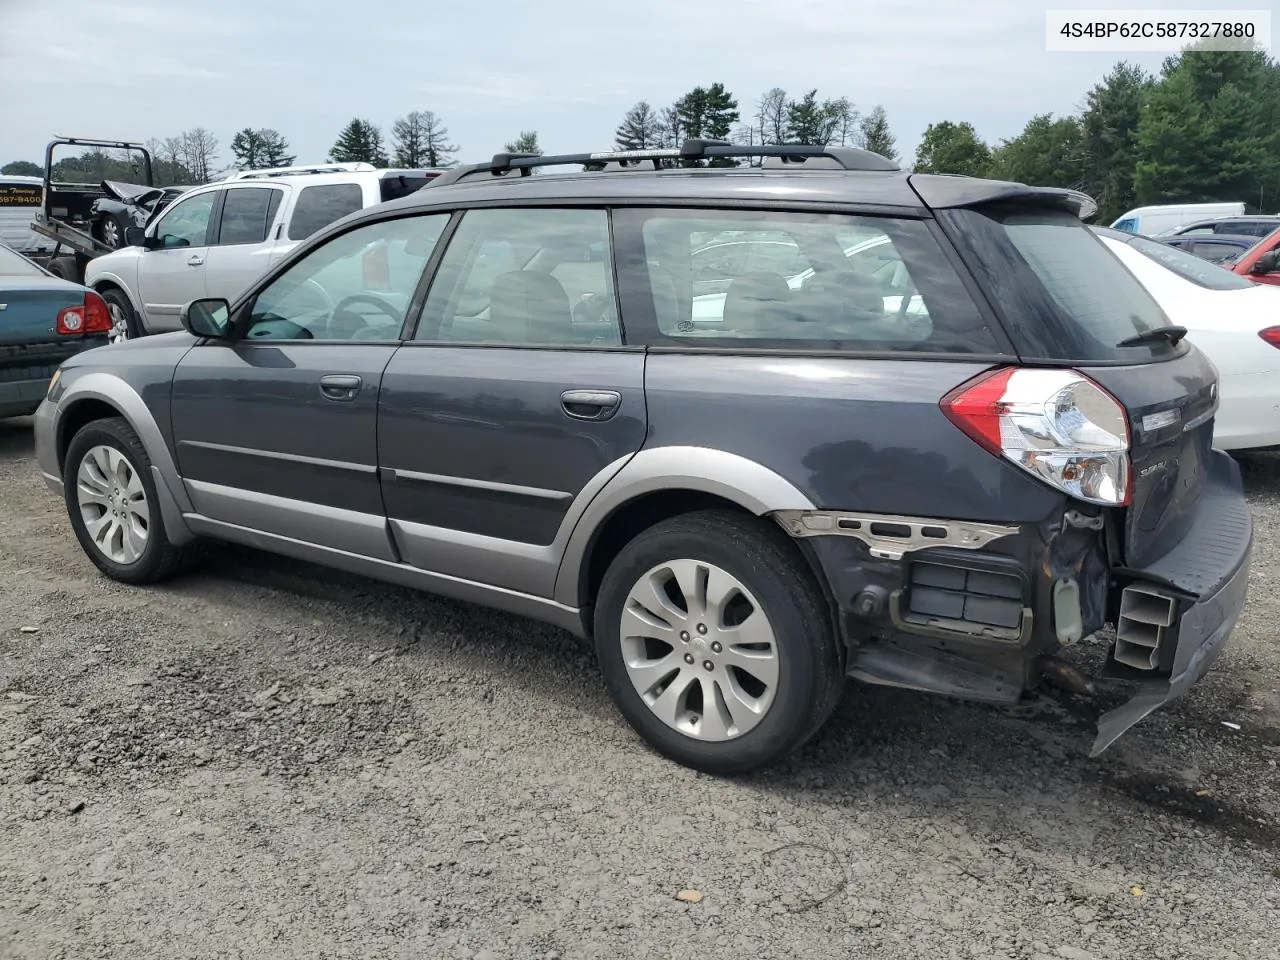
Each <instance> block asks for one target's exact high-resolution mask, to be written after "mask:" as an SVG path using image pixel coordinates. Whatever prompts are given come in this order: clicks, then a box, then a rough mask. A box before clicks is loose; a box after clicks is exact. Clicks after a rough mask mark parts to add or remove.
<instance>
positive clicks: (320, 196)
mask: <svg viewBox="0 0 1280 960" xmlns="http://www.w3.org/2000/svg"><path fill="white" fill-rule="evenodd" d="M363 207H364V190H363V189H362V188H361V186H360V184H358V183H322V184H316V185H315V186H311V187H303V188H302V192H301V193H299V194H298V202H297V203H295V204H294V206H293V216H292V217H290V218H289V239H290V240H304V239H306V238H307V237H309V236H311V234H313V233H315V232H316V231H317V230H319V229H321V228H322V227H327V226H328V225H329V224H331V223H333V222H334V221H335V220H341V219H342V218H343V217H345V216H346V215H347V214H349V213H355V212H356V211H357V210H360V209H362V208H363Z"/></svg>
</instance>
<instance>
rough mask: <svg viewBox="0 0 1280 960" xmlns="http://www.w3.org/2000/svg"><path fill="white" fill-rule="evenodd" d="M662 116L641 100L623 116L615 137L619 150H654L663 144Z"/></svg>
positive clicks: (645, 101)
mask: <svg viewBox="0 0 1280 960" xmlns="http://www.w3.org/2000/svg"><path fill="white" fill-rule="evenodd" d="M662 137H663V130H662V118H661V117H659V116H658V113H657V111H656V110H654V109H653V107H651V106H650V105H649V102H648V101H647V100H641V101H640V102H639V103H637V104H636V105H635V106H633V107H632V108H631V109H630V110H628V111H627V113H626V116H624V117H623V118H622V123H620V124H618V129H617V130H615V131H614V134H613V139H614V143H615V144H616V145H617V147H618V149H619V150H652V149H654V148H656V147H659V146H661V145H662Z"/></svg>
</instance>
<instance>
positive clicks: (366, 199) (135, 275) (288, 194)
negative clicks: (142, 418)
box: [85, 163, 443, 341]
mask: <svg viewBox="0 0 1280 960" xmlns="http://www.w3.org/2000/svg"><path fill="white" fill-rule="evenodd" d="M442 172H443V171H442V170H439V169H424V170H386V169H378V168H376V167H374V166H372V165H370V164H367V163H353V164H326V165H320V166H311V167H281V168H276V169H272V170H253V171H243V172H240V173H236V174H232V175H231V176H230V177H228V178H227V179H225V180H219V181H217V182H214V183H209V184H205V185H203V186H200V187H196V188H194V189H192V190H189V191H187V192H186V193H184V194H183V195H182V196H181V197H180V198H178V199H177V200H175V201H173V202H172V203H171V204H170V205H169V206H168V207H167V208H166V209H165V210H164V212H163V213H162V214H160V216H158V217H156V218H155V219H153V220H151V221H150V223H148V224H147V226H146V228H145V229H143V228H136V227H135V228H131V229H129V230H128V231H127V232H126V233H127V235H126V237H125V241H126V244H127V245H126V246H124V247H122V248H120V249H119V250H116V251H114V252H112V253H109V254H105V255H103V256H100V257H97V258H95V259H93V260H91V261H90V262H89V264H88V266H87V267H86V268H85V284H86V285H87V286H89V287H92V288H93V289H94V290H96V291H97V292H98V293H99V294H101V295H102V298H103V299H104V300H106V302H107V306H108V307H109V308H110V310H111V316H112V321H113V329H112V334H111V339H112V341H118V340H126V339H130V338H133V337H139V336H144V335H146V334H151V333H163V332H166V331H170V330H177V329H180V327H181V324H180V322H179V319H178V315H179V312H180V311H181V310H182V307H183V305H184V304H186V303H188V302H189V301H191V300H198V299H201V298H204V297H225V298H226V299H227V300H235V298H236V297H237V296H239V295H240V294H241V293H242V292H244V291H245V290H246V289H247V288H248V287H249V285H250V284H251V283H252V282H253V281H254V280H255V279H257V278H258V277H259V276H260V275H261V274H262V273H264V272H265V271H266V270H267V269H268V268H269V267H270V266H271V265H272V264H274V263H276V262H277V261H278V260H279V259H280V258H281V257H283V256H284V255H285V254H286V253H288V252H289V251H290V250H292V249H293V248H294V247H295V246H297V245H298V243H300V242H301V241H302V240H304V239H305V238H306V237H308V236H310V235H311V234H312V233H314V232H315V231H317V230H319V229H321V228H322V227H325V226H327V225H328V224H330V223H333V222H334V221H335V220H338V219H339V218H341V217H344V216H346V215H347V214H349V213H354V212H355V211H357V210H361V209H363V208H365V207H370V206H373V205H374V204H378V203H385V202H386V201H388V200H394V199H395V198H397V197H402V196H404V195H406V194H409V193H412V192H413V191H415V190H417V189H419V188H421V187H423V186H425V185H426V184H427V182H428V181H430V180H431V179H433V178H434V177H437V176H439V175H440V174H441V173H442Z"/></svg>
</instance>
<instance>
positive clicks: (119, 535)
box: [63, 417, 197, 583]
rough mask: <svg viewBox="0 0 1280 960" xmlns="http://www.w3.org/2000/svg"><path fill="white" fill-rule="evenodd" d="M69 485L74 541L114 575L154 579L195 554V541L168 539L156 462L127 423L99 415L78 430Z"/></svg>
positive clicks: (69, 462)
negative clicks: (158, 494) (154, 468)
mask: <svg viewBox="0 0 1280 960" xmlns="http://www.w3.org/2000/svg"><path fill="white" fill-rule="evenodd" d="M63 488H64V495H65V498H66V503H67V513H68V515H69V516H70V519H71V528H72V529H73V530H74V531H75V534H76V539H78V540H79V541H80V546H81V547H82V548H83V550H84V552H85V553H86V554H88V556H89V559H90V560H92V561H93V563H94V564H95V565H96V566H97V567H98V569H99V570H101V571H102V572H103V573H105V574H106V575H107V576H109V577H111V578H112V579H113V580H120V581H122V582H124V583H154V582H156V581H159V580H164V579H166V578H168V577H170V576H173V575H174V574H175V573H178V572H180V571H182V570H183V569H185V568H186V567H187V566H189V565H190V563H191V562H192V561H193V560H194V559H195V558H196V555H197V553H196V551H197V547H196V545H195V544H186V545H183V546H181V547H177V546H174V545H173V544H172V543H170V542H169V538H168V536H167V535H166V533H165V529H164V518H163V517H162V516H161V514H160V504H159V501H158V499H157V497H156V486H155V482H154V481H153V480H152V478H151V460H150V458H149V457H148V456H147V451H146V449H145V448H144V447H143V446H142V441H141V440H139V439H138V435H137V434H136V433H135V432H134V430H133V428H132V427H131V426H129V422H128V421H127V420H125V419H123V418H121V417H113V418H111V419H109V420H95V421H93V422H92V423H89V424H88V425H86V426H84V427H82V428H81V429H80V431H79V432H78V433H77V434H76V435H75V437H73V438H72V440H71V445H70V446H69V447H68V448H67V457H66V465H65V467H64V469H63Z"/></svg>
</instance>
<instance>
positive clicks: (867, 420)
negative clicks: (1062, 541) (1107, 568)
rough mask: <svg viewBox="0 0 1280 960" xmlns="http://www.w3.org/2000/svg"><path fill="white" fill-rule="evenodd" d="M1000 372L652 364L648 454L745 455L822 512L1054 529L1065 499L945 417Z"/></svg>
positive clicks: (853, 362) (679, 360)
mask: <svg viewBox="0 0 1280 960" xmlns="http://www.w3.org/2000/svg"><path fill="white" fill-rule="evenodd" d="M989 366H990V365H989V364H987V363H981V362H979V363H964V362H956V363H951V362H935V361H914V360H864V359H854V358H850V359H835V358H818V357H814V358H804V357H764V356H754V357H749V356H742V357H730V356H714V355H709V354H699V355H695V354H675V353H663V352H656V353H651V354H650V355H649V359H648V363H647V366H646V376H645V392H646V397H647V401H648V404H649V438H648V442H647V444H646V446H650V447H653V446H666V445H672V444H689V445H692V446H706V447H715V448H717V449H720V450H727V451H729V452H731V453H736V454H738V455H740V456H743V457H746V458H748V459H751V460H754V461H756V462H758V463H760V464H762V465H764V466H766V467H769V468H770V469H772V470H774V471H775V472H776V473H778V474H780V475H781V476H783V477H785V478H786V479H787V480H789V481H790V482H791V483H793V484H794V485H795V486H796V487H797V488H798V489H800V490H801V491H802V492H803V493H805V494H806V495H807V496H808V497H809V498H810V499H811V500H812V501H813V502H814V503H815V504H816V505H817V506H818V507H819V508H822V509H829V510H865V511H868V512H871V513H892V514H900V515H912V516H925V517H939V518H947V519H965V520H975V521H989V522H994V523H1030V522H1038V521H1041V520H1044V519H1045V518H1046V517H1048V516H1049V515H1050V514H1051V513H1053V512H1054V510H1055V509H1060V508H1061V505H1062V502H1063V495H1062V494H1060V493H1057V492H1055V491H1054V490H1052V489H1050V488H1049V487H1048V486H1046V485H1044V484H1042V483H1040V482H1038V481H1036V480H1035V479H1034V478H1032V477H1030V476H1028V475H1027V474H1025V473H1023V472H1022V471H1021V470H1019V469H1018V468H1017V467H1015V466H1013V465H1012V464H1010V463H1008V462H1006V461H1004V460H1002V459H1001V458H999V457H996V456H993V455H992V454H990V453H988V452H987V451H986V450H983V449H982V448H981V447H979V446H978V445H977V444H976V443H975V442H974V441H973V440H971V439H969V437H967V436H965V435H964V434H963V433H962V432H961V431H960V430H959V429H958V428H957V427H956V426H955V425H954V424H952V423H951V422H950V421H949V420H948V419H947V418H946V417H945V416H944V415H943V413H942V411H941V409H940V408H939V407H938V402H939V400H941V399H942V397H944V396H945V395H946V394H947V393H948V392H949V391H950V390H952V389H954V388H955V387H956V386H958V385H959V384H961V383H963V382H965V381H966V380H968V379H970V378H971V377H974V376H976V375H977V374H979V373H981V372H982V371H983V370H985V369H987V368H988V367H989ZM726 479H727V478H726Z"/></svg>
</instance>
